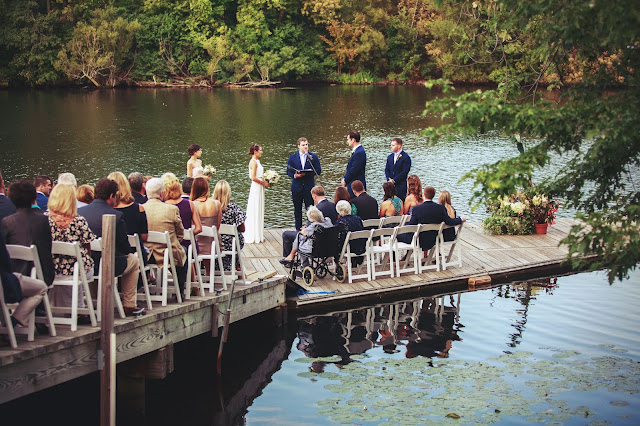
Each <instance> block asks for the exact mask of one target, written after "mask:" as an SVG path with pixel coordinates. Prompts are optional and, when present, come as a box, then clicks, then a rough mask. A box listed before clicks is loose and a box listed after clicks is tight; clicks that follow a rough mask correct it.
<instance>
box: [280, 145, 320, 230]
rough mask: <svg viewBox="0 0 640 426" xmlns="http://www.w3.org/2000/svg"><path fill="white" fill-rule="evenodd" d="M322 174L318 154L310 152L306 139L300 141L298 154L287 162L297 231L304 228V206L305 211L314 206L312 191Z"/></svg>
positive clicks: (292, 155) (291, 156)
mask: <svg viewBox="0 0 640 426" xmlns="http://www.w3.org/2000/svg"><path fill="white" fill-rule="evenodd" d="M301 170H309V171H307V172H302V171H301ZM321 172H322V169H321V168H320V159H319V158H318V156H317V155H316V154H314V153H312V152H309V141H307V139H306V138H300V139H298V152H296V153H295V154H291V155H290V156H289V161H287V175H289V177H290V178H291V198H292V200H293V212H294V216H295V224H296V230H297V231H300V228H302V204H303V203H304V209H305V211H306V210H307V209H308V208H309V207H310V206H312V205H313V198H312V197H311V189H312V188H313V187H314V186H315V176H316V175H319V174H320V173H321Z"/></svg>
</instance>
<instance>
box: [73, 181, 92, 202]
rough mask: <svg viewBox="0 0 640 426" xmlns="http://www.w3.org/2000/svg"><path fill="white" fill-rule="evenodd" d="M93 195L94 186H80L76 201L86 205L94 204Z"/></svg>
mask: <svg viewBox="0 0 640 426" xmlns="http://www.w3.org/2000/svg"><path fill="white" fill-rule="evenodd" d="M93 194H94V190H93V186H91V185H80V186H79V187H78V189H77V190H76V199H77V200H78V201H79V202H80V203H84V204H85V205H87V204H91V202H93V197H94V195H93ZM78 205H79V203H78Z"/></svg>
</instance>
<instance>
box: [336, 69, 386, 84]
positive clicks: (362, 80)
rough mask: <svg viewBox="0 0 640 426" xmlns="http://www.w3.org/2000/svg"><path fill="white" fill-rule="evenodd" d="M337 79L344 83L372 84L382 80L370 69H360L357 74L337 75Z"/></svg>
mask: <svg viewBox="0 0 640 426" xmlns="http://www.w3.org/2000/svg"><path fill="white" fill-rule="evenodd" d="M336 81H338V82H339V83H342V84H372V83H375V82H377V81H380V79H379V78H377V77H376V76H375V75H373V74H372V73H370V72H369V71H360V72H358V73H355V74H344V73H343V74H340V75H336Z"/></svg>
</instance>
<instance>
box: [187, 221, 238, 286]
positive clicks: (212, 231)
mask: <svg viewBox="0 0 640 426" xmlns="http://www.w3.org/2000/svg"><path fill="white" fill-rule="evenodd" d="M232 228H233V229H235V227H233V226H230V225H225V231H226V232H231V231H232ZM220 234H221V232H220V233H218V228H217V227H216V226H215V225H213V226H205V225H203V226H202V232H201V233H200V234H198V237H200V236H202V237H205V238H212V240H211V248H210V250H209V254H198V256H197V258H196V259H197V264H198V272H199V274H200V275H199V279H200V280H201V282H202V284H201V285H202V288H203V289H207V290H208V291H209V292H210V293H213V292H215V283H216V279H218V278H219V280H217V282H222V289H223V290H226V289H227V280H226V277H225V274H224V272H223V271H224V267H223V263H222V249H221V248H220V247H221V241H220ZM236 237H237V233H236V234H234V238H236ZM203 260H208V261H209V262H210V263H209V276H208V277H203V276H202V261H203ZM216 262H217V263H218V273H219V275H216V268H215V263H216Z"/></svg>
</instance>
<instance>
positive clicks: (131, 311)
mask: <svg viewBox="0 0 640 426" xmlns="http://www.w3.org/2000/svg"><path fill="white" fill-rule="evenodd" d="M124 313H125V315H126V316H128V317H139V316H142V315H144V314H145V309H144V308H139V307H137V306H131V307H129V306H125V307H124Z"/></svg>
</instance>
